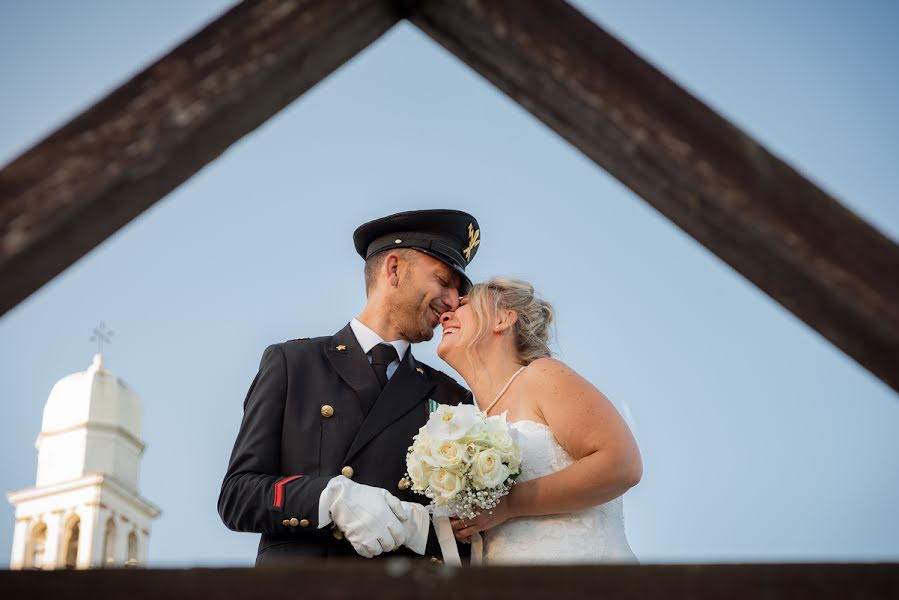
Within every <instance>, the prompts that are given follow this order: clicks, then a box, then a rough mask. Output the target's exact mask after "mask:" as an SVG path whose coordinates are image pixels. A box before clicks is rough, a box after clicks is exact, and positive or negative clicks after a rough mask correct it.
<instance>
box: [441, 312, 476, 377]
mask: <svg viewBox="0 0 899 600" xmlns="http://www.w3.org/2000/svg"><path fill="white" fill-rule="evenodd" d="M440 324H441V326H442V327H443V337H442V338H441V339H440V344H438V345H437V356H439V357H440V358H442V359H443V360H445V361H446V362H447V363H449V365H450V366H452V367H455V364H458V360H459V358H461V357H462V356H463V355H464V354H465V349H466V348H468V347H469V345H471V342H472V340H474V339H475V338H476V337H477V335H478V318H477V315H475V314H474V309H473V308H472V306H471V305H470V304H469V303H468V297H467V296H466V297H465V298H462V299H461V300H460V301H459V308H457V309H456V310H455V311H447V312H445V313H443V315H441V317H440Z"/></svg>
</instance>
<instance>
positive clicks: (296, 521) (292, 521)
mask: <svg viewBox="0 0 899 600" xmlns="http://www.w3.org/2000/svg"><path fill="white" fill-rule="evenodd" d="M299 524H300V520H299V519H297V518H296V517H294V518H292V519H291V520H290V526H291V527H296V526H297V525H299Z"/></svg>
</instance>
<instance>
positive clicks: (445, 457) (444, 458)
mask: <svg viewBox="0 0 899 600" xmlns="http://www.w3.org/2000/svg"><path fill="white" fill-rule="evenodd" d="M464 448H465V447H464V446H463V445H462V444H460V443H458V442H454V441H452V440H445V441H442V442H441V441H439V440H435V441H433V442H431V448H430V450H431V452H430V454H431V456H432V457H433V458H434V461H435V462H436V463H437V465H438V466H440V467H443V468H446V469H452V470H454V471H456V470H458V467H459V466H461V465H462V453H463V450H464Z"/></svg>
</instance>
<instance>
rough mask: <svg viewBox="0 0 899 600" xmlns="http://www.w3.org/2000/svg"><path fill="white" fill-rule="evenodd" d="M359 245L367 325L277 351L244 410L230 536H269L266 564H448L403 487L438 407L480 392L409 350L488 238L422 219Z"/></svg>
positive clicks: (405, 221)
mask: <svg viewBox="0 0 899 600" xmlns="http://www.w3.org/2000/svg"><path fill="white" fill-rule="evenodd" d="M353 241H354V243H355V247H356V251H357V252H358V253H359V254H360V255H361V256H362V257H363V258H364V259H365V287H366V295H367V303H366V305H365V308H364V309H363V310H362V312H361V314H360V315H359V317H358V318H356V319H353V320H352V321H351V322H350V323H349V324H348V325H347V326H346V327H344V328H343V329H341V330H340V331H338V332H337V333H336V334H335V335H333V336H326V337H318V338H312V339H309V338H303V339H299V340H292V341H289V342H284V343H281V344H274V345H272V346H269V347H268V348H267V349H266V350H265V353H264V354H263V356H262V361H261V363H260V366H259V372H258V374H257V375H256V378H255V379H254V380H253V383H252V384H251V386H250V390H249V392H248V394H247V398H246V400H245V402H244V416H243V421H242V422H241V425H240V431H239V432H238V434H237V440H236V441H235V443H234V450H233V451H232V453H231V460H230V462H229V464H228V470H227V472H226V474H225V479H224V481H223V482H222V489H221V493H220V495H219V500H218V510H219V514H220V515H221V517H222V520H223V521H224V523H225V525H227V526H228V527H229V528H230V529H233V530H235V531H252V532H257V533H261V534H262V537H261V539H260V541H259V550H258V554H257V557H256V564H257V566H258V565H268V564H275V563H281V562H284V561H289V560H291V559H296V558H334V557H348V556H357V555H358V556H364V557H367V558H371V557H373V556H385V555H386V556H390V555H394V556H396V555H407V556H416V555H423V556H431V557H432V558H433V559H434V560H436V558H434V557H435V556H439V547H438V544H437V542H436V539H435V536H434V532H433V530H432V528H431V527H430V518H429V516H428V514H427V511H426V510H425V509H424V507H423V506H422V504H424V503H426V502H427V499H426V498H424V497H422V496H420V495H417V494H413V493H412V491H411V490H410V489H409V484H408V482H407V481H406V480H405V479H404V474H405V470H406V464H405V457H406V450H407V448H408V447H409V445H410V444H411V442H412V437H413V436H414V435H415V434H416V433H418V429H419V428H420V427H421V426H422V425H424V424H425V422H426V421H427V418H428V414H429V411H430V409H431V408H432V407H433V403H434V402H437V403H445V404H459V403H460V402H470V392H468V390H466V389H465V388H463V387H462V386H460V385H458V384H457V383H456V382H455V381H454V380H452V379H451V378H450V377H448V376H447V375H444V374H443V373H441V372H439V371H436V370H434V369H432V368H431V367H429V366H428V365H425V364H424V363H421V362H419V361H417V360H416V359H415V358H413V356H412V352H411V350H410V348H409V346H410V344H414V343H416V342H422V341H426V340H430V339H431V338H432V337H433V335H434V328H435V327H436V326H437V324H438V323H439V318H440V315H441V313H443V312H445V311H447V310H454V309H455V308H457V307H458V304H459V296H460V294H465V293H466V292H467V290H468V289H469V288H470V287H471V282H470V280H469V279H468V277H467V276H466V274H465V267H466V266H467V265H468V263H470V262H471V260H472V259H473V258H474V256H475V254H476V253H477V249H478V246H479V244H480V229H479V227H478V222H477V221H476V220H475V218H474V217H472V216H471V215H469V214H467V213H464V212H461V211H455V210H420V211H412V212H404V213H399V214H395V215H390V216H388V217H384V218H381V219H377V220H375V221H371V222H369V223H366V224H364V225H362V226H360V227H359V228H358V229H357V230H356V231H355V233H354V234H353ZM432 401H433V402H432Z"/></svg>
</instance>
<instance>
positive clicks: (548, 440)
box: [437, 279, 643, 564]
mask: <svg viewBox="0 0 899 600" xmlns="http://www.w3.org/2000/svg"><path fill="white" fill-rule="evenodd" d="M552 320H553V310H552V307H551V306H550V305H549V304H548V303H547V302H545V301H543V300H540V299H538V298H536V297H535V296H534V288H533V286H531V285H530V284H528V283H526V282H523V281H517V280H513V279H492V280H490V281H487V282H486V283H480V284H477V285H475V286H474V288H473V289H472V290H471V292H470V293H469V294H468V296H466V297H465V298H463V299H462V301H461V303H460V305H459V308H458V309H457V310H455V311H453V312H447V313H444V314H443V316H442V317H441V324H442V326H443V339H442V340H441V341H440V344H439V346H438V347H437V354H438V355H439V356H440V358H442V359H443V360H444V361H446V362H447V363H449V365H450V366H452V367H453V368H454V369H455V370H456V371H457V372H458V373H459V374H460V375H462V377H464V378H465V381H466V383H468V386H469V387H470V388H471V390H472V392H473V393H474V396H475V398H476V402H477V404H478V406H479V407H480V408H481V410H483V411H484V412H486V413H488V414H491V415H494V414H501V413H506V418H507V419H508V421H509V422H510V427H511V429H512V431H513V433H514V434H515V435H516V438H517V440H518V443H519V445H520V446H521V449H522V463H521V474H520V475H519V477H518V479H517V481H516V484H515V485H514V486H513V487H512V490H511V492H510V493H509V494H508V495H507V496H505V497H504V498H503V499H502V501H501V502H500V504H499V506H497V507H496V508H495V509H494V510H493V511H492V514H488V513H485V514H482V515H480V516H478V517H477V518H476V519H473V520H462V519H458V520H454V522H453V530H454V533H455V535H456V538H457V539H458V540H459V541H462V542H468V541H470V539H471V536H472V535H473V534H475V533H481V532H482V533H483V535H484V554H485V556H484V559H485V563H487V564H501V563H576V562H599V561H603V562H606V561H611V562H635V561H636V558H635V557H634V554H633V552H632V551H631V549H630V546H629V545H628V542H627V538H626V536H625V533H624V513H623V508H622V501H621V496H622V494H624V493H625V492H626V491H627V490H628V489H629V488H631V487H633V486H634V485H636V484H637V483H638V482H639V481H640V478H641V476H642V473H643V466H642V462H641V460H640V451H639V449H638V448H637V444H636V442H635V440H634V438H633V436H632V435H631V432H630V430H629V429H628V427H627V425H626V424H625V422H624V420H623V419H622V418H621V416H620V415H619V414H618V412H617V411H616V410H615V407H614V406H613V405H612V403H611V402H610V401H609V400H608V399H607V398H606V397H605V396H604V395H603V394H602V393H601V392H600V391H599V390H597V389H596V388H595V387H593V386H592V385H591V384H590V383H589V382H588V381H586V380H585V379H583V378H582V377H581V376H579V375H578V374H577V373H575V372H574V371H572V370H571V369H570V368H568V367H567V366H566V365H565V364H563V363H562V362H560V361H558V360H555V359H552V358H550V351H549V348H548V337H549V335H548V334H549V326H550V324H551V323H552Z"/></svg>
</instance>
